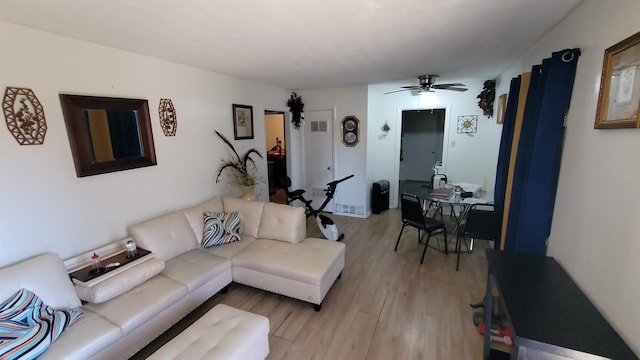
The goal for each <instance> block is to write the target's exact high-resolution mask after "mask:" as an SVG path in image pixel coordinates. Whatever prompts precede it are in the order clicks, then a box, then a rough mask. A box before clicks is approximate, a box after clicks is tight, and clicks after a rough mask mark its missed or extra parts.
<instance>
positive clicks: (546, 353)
mask: <svg viewBox="0 0 640 360" xmlns="http://www.w3.org/2000/svg"><path fill="white" fill-rule="evenodd" d="M487 260H488V264H489V275H488V278H487V296H485V309H491V308H492V305H493V304H492V302H493V296H492V295H493V287H494V284H495V286H497V288H498V289H499V291H500V293H501V296H502V298H503V299H504V304H505V306H506V311H507V314H508V317H509V321H510V322H511V326H512V328H513V331H514V334H515V335H514V336H515V338H514V339H513V340H514V346H513V351H512V353H511V358H512V359H549V360H553V359H566V358H569V359H625V360H626V359H638V357H637V356H636V355H635V354H634V353H633V351H632V350H631V349H630V348H629V346H628V345H627V344H626V343H625V342H624V341H623V340H622V338H620V336H619V335H618V334H617V333H616V331H615V330H614V329H613V328H612V327H611V325H610V324H609V323H608V322H607V320H606V319H605V318H604V317H603V316H602V315H601V314H600V312H599V311H598V310H597V309H596V308H595V306H594V305H593V304H592V303H591V301H590V300H589V299H588V298H587V297H586V296H585V295H584V293H583V292H582V291H581V290H580V288H579V287H578V286H577V285H576V284H575V283H574V282H573V280H572V279H571V277H570V276H569V275H568V274H567V272H566V271H565V270H564V269H563V268H562V267H561V266H560V264H559V263H558V262H557V261H556V260H555V259H554V258H552V257H545V256H533V255H520V254H511V253H506V252H501V251H496V250H487ZM612 296H614V295H613V294H612ZM490 314H491V312H490V311H485V324H487V325H488V326H487V327H486V328H490V325H491V316H490ZM489 354H490V339H489V332H485V338H484V356H485V358H489Z"/></svg>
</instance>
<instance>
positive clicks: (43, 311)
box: [0, 289, 82, 359]
mask: <svg viewBox="0 0 640 360" xmlns="http://www.w3.org/2000/svg"><path fill="white" fill-rule="evenodd" d="M81 315H82V311H81V310H54V309H53V308H52V307H51V306H47V305H46V304H44V303H43V302H42V300H41V299H40V298H39V297H38V296H37V295H36V294H34V293H33V292H31V291H30V290H27V289H20V290H18V291H17V292H16V293H15V294H14V295H13V296H11V297H9V298H8V299H6V300H5V301H4V302H3V303H2V304H0V334H1V335H0V340H1V341H0V359H20V358H26V359H35V358H37V357H38V356H39V355H40V354H42V353H43V352H44V351H45V350H47V348H48V347H49V346H50V345H51V343H53V342H54V341H56V339H57V338H58V337H59V336H60V335H61V334H62V332H63V331H64V330H65V329H66V328H67V327H69V326H71V325H73V323H74V322H75V321H76V320H77V319H78V318H79V317H80V316H81Z"/></svg>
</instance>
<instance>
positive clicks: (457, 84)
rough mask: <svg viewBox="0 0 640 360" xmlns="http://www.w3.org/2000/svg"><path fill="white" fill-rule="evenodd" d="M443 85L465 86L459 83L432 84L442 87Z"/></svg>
mask: <svg viewBox="0 0 640 360" xmlns="http://www.w3.org/2000/svg"><path fill="white" fill-rule="evenodd" d="M443 86H467V85H465V84H461V83H448V84H436V85H433V87H436V88H437V87H443Z"/></svg>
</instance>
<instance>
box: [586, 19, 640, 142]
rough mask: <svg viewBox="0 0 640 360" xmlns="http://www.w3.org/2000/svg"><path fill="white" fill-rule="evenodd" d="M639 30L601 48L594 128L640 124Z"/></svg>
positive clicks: (619, 127) (630, 126)
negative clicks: (600, 76)
mask: <svg viewBox="0 0 640 360" xmlns="http://www.w3.org/2000/svg"><path fill="white" fill-rule="evenodd" d="M639 105H640V32H639V33H637V34H635V35H632V36H630V37H628V38H626V39H624V40H622V41H620V42H619V43H617V44H615V45H613V46H611V47H610V48H608V49H606V50H605V51H604V60H603V63H602V78H601V80H600V93H599V95H598V109H597V111H596V122H595V125H594V128H595V129H621V128H638V127H640V114H638V106H639Z"/></svg>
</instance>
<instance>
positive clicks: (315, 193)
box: [311, 188, 324, 198]
mask: <svg viewBox="0 0 640 360" xmlns="http://www.w3.org/2000/svg"><path fill="white" fill-rule="evenodd" d="M322 195H324V194H323V191H322V188H311V196H312V197H314V198H320V197H322Z"/></svg>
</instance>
